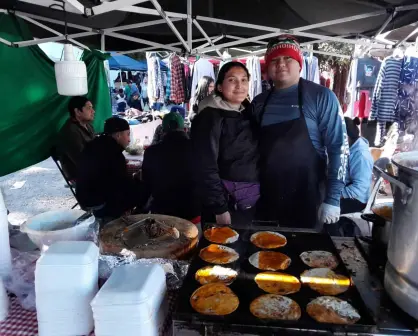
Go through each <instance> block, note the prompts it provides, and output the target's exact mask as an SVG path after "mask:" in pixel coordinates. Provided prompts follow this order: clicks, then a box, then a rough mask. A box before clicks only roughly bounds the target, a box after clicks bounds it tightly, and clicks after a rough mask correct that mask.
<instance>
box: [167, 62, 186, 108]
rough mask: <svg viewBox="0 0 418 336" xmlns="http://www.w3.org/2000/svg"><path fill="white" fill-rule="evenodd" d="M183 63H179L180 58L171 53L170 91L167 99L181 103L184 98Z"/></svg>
mask: <svg viewBox="0 0 418 336" xmlns="http://www.w3.org/2000/svg"><path fill="white" fill-rule="evenodd" d="M183 71H184V70H183V64H181V61H180V58H179V57H178V56H177V55H175V54H173V55H172V56H171V57H170V73H171V78H170V84H171V85H170V86H171V93H170V96H169V100H170V101H171V102H173V103H175V104H181V103H183V102H184V100H185V95H184V87H183V76H184V74H183Z"/></svg>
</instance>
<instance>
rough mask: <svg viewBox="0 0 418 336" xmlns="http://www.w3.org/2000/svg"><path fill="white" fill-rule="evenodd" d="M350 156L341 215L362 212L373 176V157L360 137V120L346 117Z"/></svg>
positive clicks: (366, 142) (366, 143) (341, 203)
mask: <svg viewBox="0 0 418 336" xmlns="http://www.w3.org/2000/svg"><path fill="white" fill-rule="evenodd" d="M345 124H346V127H347V136H348V143H349V145H350V156H349V158H348V174H347V176H346V184H345V187H344V189H343V192H342V197H341V202H340V206H341V214H347V213H354V212H361V211H362V210H363V209H364V208H365V207H366V203H367V201H368V199H369V196H370V185H371V183H372V174H373V157H372V155H371V154H370V148H369V142H368V141H367V140H366V139H365V138H362V137H360V131H359V128H358V125H360V120H359V119H358V118H355V119H354V120H353V119H350V118H348V117H345Z"/></svg>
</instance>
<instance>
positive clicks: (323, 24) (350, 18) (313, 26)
mask: <svg viewBox="0 0 418 336" xmlns="http://www.w3.org/2000/svg"><path fill="white" fill-rule="evenodd" d="M386 13H387V12H386V10H384V9H382V10H378V11H375V12H370V13H365V14H359V15H353V16H348V17H345V18H342V19H336V20H330V21H324V22H320V23H315V24H311V25H308V26H303V27H297V28H293V29H292V30H294V31H305V30H311V29H316V28H322V27H327V26H333V25H336V24H340V23H346V22H349V21H356V20H362V19H367V18H369V17H373V16H380V15H384V14H386Z"/></svg>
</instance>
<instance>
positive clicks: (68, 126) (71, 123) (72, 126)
mask: <svg viewBox="0 0 418 336" xmlns="http://www.w3.org/2000/svg"><path fill="white" fill-rule="evenodd" d="M68 111H69V112H70V117H69V118H68V120H67V121H66V122H65V124H64V125H63V126H62V127H61V129H60V131H59V133H58V139H57V154H58V158H59V159H60V161H61V164H62V167H63V170H64V173H65V175H66V177H67V178H68V179H69V180H75V179H76V178H77V164H78V160H79V157H80V154H81V152H82V151H83V149H84V146H85V145H86V144H87V143H88V142H89V141H91V140H93V138H94V129H93V126H92V125H91V123H92V121H93V120H94V113H95V112H94V109H93V104H92V103H91V101H90V100H89V99H88V98H87V97H83V96H76V97H72V98H71V99H70V101H69V103H68Z"/></svg>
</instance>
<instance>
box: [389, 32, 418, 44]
mask: <svg viewBox="0 0 418 336" xmlns="http://www.w3.org/2000/svg"><path fill="white" fill-rule="evenodd" d="M416 33H418V28H415V29H414V30H413V31H412V32H411V33H409V34H408V36H406V37H405V38H404V39H402V40H400V41H399V42H398V43H396V44H395V47H397V46H400V45H402V44H404V43H405V42H406V41H408V39H409V38H410V37H411V36H413V35H415V34H416Z"/></svg>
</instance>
